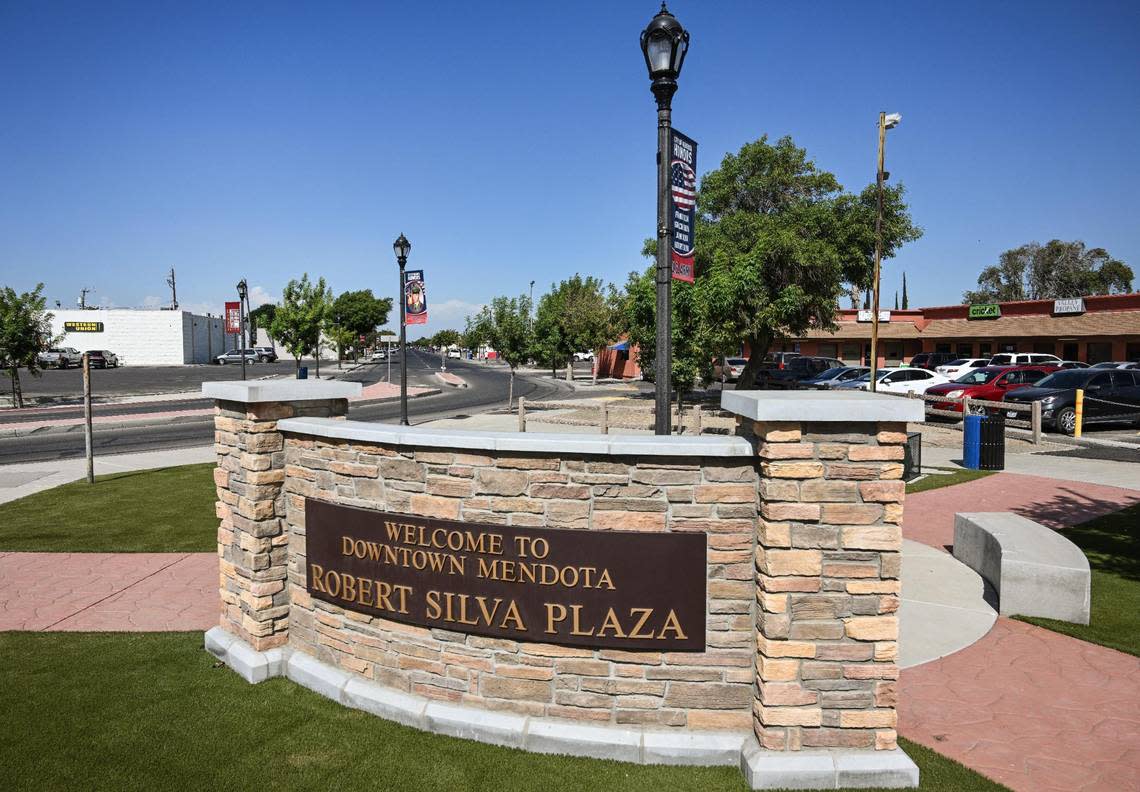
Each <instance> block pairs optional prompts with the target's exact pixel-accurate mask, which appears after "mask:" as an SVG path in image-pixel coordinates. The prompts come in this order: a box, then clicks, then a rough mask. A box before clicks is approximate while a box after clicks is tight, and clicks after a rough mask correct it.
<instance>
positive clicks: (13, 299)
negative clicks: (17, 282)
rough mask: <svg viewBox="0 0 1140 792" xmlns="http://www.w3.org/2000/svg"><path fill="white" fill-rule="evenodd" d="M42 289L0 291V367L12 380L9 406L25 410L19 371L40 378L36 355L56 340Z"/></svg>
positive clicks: (40, 287)
mask: <svg viewBox="0 0 1140 792" xmlns="http://www.w3.org/2000/svg"><path fill="white" fill-rule="evenodd" d="M43 292H44V285H43V284H42V283H37V284H36V288H34V289H32V290H31V291H30V292H21V293H17V292H16V290H15V289H13V288H12V287H11V286H4V287H3V288H0V366H3V370H4V373H5V374H7V375H8V376H9V377H10V378H11V380H12V406H13V407H23V406H24V391H23V389H22V388H21V387H20V367H21V366H23V367H24V368H26V369H27V370H28V373H29V374H31V375H32V376H33V377H38V376H39V375H40V361H39V354H40V352H43V351H44V350H45V349H47V348H48V347H50V346H51V345H52V344H53V343H56V342H57V341H58V340H59V339H58V338H53V337H52V334H51V320H52V317H53V314H51V313H48V311H47V308H46V305H47V301H46V300H45V298H44V294H43Z"/></svg>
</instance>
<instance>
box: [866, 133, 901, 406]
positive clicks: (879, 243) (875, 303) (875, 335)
mask: <svg viewBox="0 0 1140 792" xmlns="http://www.w3.org/2000/svg"><path fill="white" fill-rule="evenodd" d="M900 121H902V116H901V115H899V114H898V113H891V114H890V115H887V114H886V113H879V162H878V167H877V169H876V171H875V185H876V188H877V189H876V191H877V193H878V211H877V213H876V214H875V276H874V277H875V282H874V287H873V290H872V294H873V296H872V298H871V382H870V386H871V392H872V393H874V392H875V391H876V390H877V387H876V386H877V385H878V375H879V269H880V263H881V262H882V258H883V182H884V181H886V179H887V173H886V171H884V170H883V157H884V150H885V149H886V143H887V130H888V129H894V128H895V127H896V126H898V125H899V122H900Z"/></svg>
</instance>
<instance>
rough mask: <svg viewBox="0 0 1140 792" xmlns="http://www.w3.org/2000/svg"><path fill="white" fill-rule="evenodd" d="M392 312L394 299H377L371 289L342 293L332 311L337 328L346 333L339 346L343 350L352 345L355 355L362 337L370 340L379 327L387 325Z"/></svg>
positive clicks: (334, 302) (334, 303) (335, 301)
mask: <svg viewBox="0 0 1140 792" xmlns="http://www.w3.org/2000/svg"><path fill="white" fill-rule="evenodd" d="M391 310H392V298H391V297H376V296H375V295H373V294H372V290H371V289H360V290H359V291H346V292H342V293H341V294H340V295H338V296H337V298H336V300H334V301H333V304H332V311H331V313H332V316H333V317H334V318H335V319H336V322H337V326H338V327H339V328H342V329H343V330H345V331H346V332H345V333H344V334H343V337H344V338H343V339H342V341H341V342H339V343H338V346H339V347H340V348H341V349H342V350H343V348H344V347H346V346H348V345H350V344H351V345H352V348H353V352H354V353H355V352H356V350H357V348H358V347H359V343H357V340H358V339H359V338H360V336H364V337H365V339H368V337H369V336H370V335H371V334H372V333H374V332H376V328H377V327H379V326H380V325H382V324H387V322H388V314H389V313H390V312H391ZM330 338H331V334H330Z"/></svg>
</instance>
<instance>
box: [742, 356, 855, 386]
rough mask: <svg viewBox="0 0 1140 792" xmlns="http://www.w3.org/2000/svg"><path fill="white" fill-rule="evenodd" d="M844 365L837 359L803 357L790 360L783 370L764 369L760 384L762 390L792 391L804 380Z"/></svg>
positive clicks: (761, 373)
mask: <svg viewBox="0 0 1140 792" xmlns="http://www.w3.org/2000/svg"><path fill="white" fill-rule="evenodd" d="M842 365H843V364H842V363H841V362H840V361H838V360H836V359H835V358H824V357H808V356H806V355H801V356H800V357H794V358H792V359H791V360H789V361H788V362H787V363H786V364H785V365H784V367H783V368H781V369H764V370H762V371H761V372H760V380H759V382H758V384H759V386H760V387H761V388H774V389H776V390H792V389H794V388H796V387H798V385H799V381H800V380H802V379H808V378H809V377H814V376H816V375H817V374H822V373H823V372H825V371H827V370H828V369H830V368H836V367H838V366H842Z"/></svg>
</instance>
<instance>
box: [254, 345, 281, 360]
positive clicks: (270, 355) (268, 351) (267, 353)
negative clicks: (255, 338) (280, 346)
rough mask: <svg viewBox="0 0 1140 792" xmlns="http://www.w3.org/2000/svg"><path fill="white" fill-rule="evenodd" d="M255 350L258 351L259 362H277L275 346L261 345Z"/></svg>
mask: <svg viewBox="0 0 1140 792" xmlns="http://www.w3.org/2000/svg"><path fill="white" fill-rule="evenodd" d="M253 351H254V352H256V353H257V362H258V363H276V362H277V350H276V349H274V348H273V347H267V346H260V347H254V348H253Z"/></svg>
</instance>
